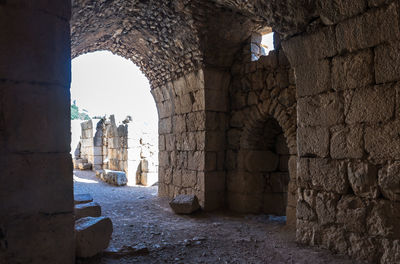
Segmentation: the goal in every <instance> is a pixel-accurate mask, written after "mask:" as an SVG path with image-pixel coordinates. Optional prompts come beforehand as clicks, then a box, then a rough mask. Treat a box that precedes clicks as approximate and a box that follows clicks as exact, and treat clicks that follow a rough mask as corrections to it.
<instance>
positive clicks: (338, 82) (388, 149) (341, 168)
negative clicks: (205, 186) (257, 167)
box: [282, 0, 400, 263]
mask: <svg viewBox="0 0 400 264" xmlns="http://www.w3.org/2000/svg"><path fill="white" fill-rule="evenodd" d="M318 12H319V16H320V19H319V20H316V21H314V23H313V24H311V25H309V27H308V28H307V30H306V31H305V32H303V33H302V34H299V35H297V36H295V37H292V38H288V39H287V40H285V41H283V43H282V45H283V48H284V50H285V53H286V55H287V56H288V59H289V61H290V63H291V65H292V66H293V67H294V69H295V76H296V86H297V96H298V101H297V116H298V119H297V120H298V129H297V147H298V155H299V159H298V164H297V168H298V169H297V184H298V186H299V200H298V204H297V240H298V241H299V242H301V243H304V244H309V245H321V246H322V247H325V248H328V249H330V250H332V251H335V252H340V253H345V254H348V255H350V256H352V257H354V258H357V259H363V260H367V261H369V262H371V263H399V262H400V196H399V193H400V173H399V171H400V139H399V133H400V108H399V107H400V96H399V91H400V90H399V83H398V81H400V68H399V67H398V64H399V63H400V56H399V54H400V48H399V47H400V30H399V21H400V16H399V15H400V13H399V1H372V0H370V1H361V0H357V1H348V2H345V3H343V5H333V4H332V2H331V1H321V3H320V6H319V10H318Z"/></svg>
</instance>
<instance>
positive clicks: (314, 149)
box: [297, 127, 329, 158]
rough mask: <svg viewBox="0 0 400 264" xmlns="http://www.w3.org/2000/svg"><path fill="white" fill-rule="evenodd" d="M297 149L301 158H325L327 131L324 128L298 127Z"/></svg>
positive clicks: (327, 147)
mask: <svg viewBox="0 0 400 264" xmlns="http://www.w3.org/2000/svg"><path fill="white" fill-rule="evenodd" d="M297 148H298V150H297V151H298V153H299V156H301V157H305V156H317V157H322V158H323V157H326V156H327V155H328V153H329V130H328V129H327V128H324V127H305V128H303V127H299V128H298V129H297Z"/></svg>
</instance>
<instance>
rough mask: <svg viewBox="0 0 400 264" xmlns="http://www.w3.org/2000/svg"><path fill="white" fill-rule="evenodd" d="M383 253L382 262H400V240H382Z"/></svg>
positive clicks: (387, 263)
mask: <svg viewBox="0 0 400 264" xmlns="http://www.w3.org/2000/svg"><path fill="white" fill-rule="evenodd" d="M382 246H383V255H382V258H381V263H382V264H390V263H398V262H400V240H394V241H390V240H389V239H383V240H382Z"/></svg>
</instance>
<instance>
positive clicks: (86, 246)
mask: <svg viewBox="0 0 400 264" xmlns="http://www.w3.org/2000/svg"><path fill="white" fill-rule="evenodd" d="M112 232H113V226H112V222H111V219H110V218H108V217H104V216H103V217H84V218H81V219H79V220H77V221H76V222H75V246H76V256H77V257H78V258H88V257H93V256H95V255H97V254H99V253H101V252H102V251H103V250H104V249H106V248H107V247H108V244H109V242H110V239H111V234H112Z"/></svg>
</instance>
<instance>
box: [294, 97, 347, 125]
mask: <svg viewBox="0 0 400 264" xmlns="http://www.w3.org/2000/svg"><path fill="white" fill-rule="evenodd" d="M297 116H298V123H299V124H300V125H301V126H331V125H335V124H338V123H342V122H343V118H344V115H343V102H342V101H341V99H340V97H339V95H338V94H336V93H327V94H321V95H316V96H313V97H305V98H299V100H298V102H297Z"/></svg>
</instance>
